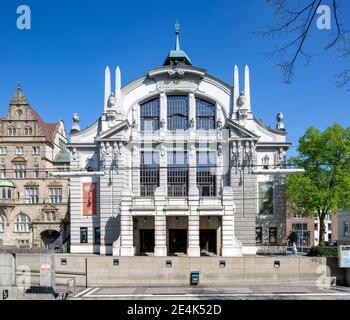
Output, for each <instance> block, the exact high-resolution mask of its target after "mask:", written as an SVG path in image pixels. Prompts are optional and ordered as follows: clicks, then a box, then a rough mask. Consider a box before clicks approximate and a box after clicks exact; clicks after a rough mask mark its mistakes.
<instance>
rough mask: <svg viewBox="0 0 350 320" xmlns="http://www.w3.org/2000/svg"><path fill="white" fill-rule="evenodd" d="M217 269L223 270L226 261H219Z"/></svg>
mask: <svg viewBox="0 0 350 320" xmlns="http://www.w3.org/2000/svg"><path fill="white" fill-rule="evenodd" d="M219 267H220V268H225V267H226V261H225V260H220V262H219Z"/></svg>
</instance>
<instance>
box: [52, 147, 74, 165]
mask: <svg viewBox="0 0 350 320" xmlns="http://www.w3.org/2000/svg"><path fill="white" fill-rule="evenodd" d="M53 162H61V163H67V162H70V156H69V153H68V151H67V150H61V151H60V152H59V153H57V155H56V157H55V159H54V160H53Z"/></svg>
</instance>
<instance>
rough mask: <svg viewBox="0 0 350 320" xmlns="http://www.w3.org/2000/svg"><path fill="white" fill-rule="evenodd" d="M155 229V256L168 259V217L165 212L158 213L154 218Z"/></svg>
mask: <svg viewBox="0 0 350 320" xmlns="http://www.w3.org/2000/svg"><path fill="white" fill-rule="evenodd" d="M154 228H155V230H154V231H155V232H154V234H155V247H154V255H155V256H156V257H166V256H167V254H168V252H167V251H168V250H167V245H166V237H167V234H166V215H165V214H164V212H163V211H160V210H159V211H158V210H157V212H156V216H155V217H154Z"/></svg>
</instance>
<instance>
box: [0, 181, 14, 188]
mask: <svg viewBox="0 0 350 320" xmlns="http://www.w3.org/2000/svg"><path fill="white" fill-rule="evenodd" d="M1 187H7V188H16V185H15V184H14V183H13V182H12V181H10V180H0V188H1Z"/></svg>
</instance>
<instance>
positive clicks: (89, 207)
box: [83, 182, 97, 216]
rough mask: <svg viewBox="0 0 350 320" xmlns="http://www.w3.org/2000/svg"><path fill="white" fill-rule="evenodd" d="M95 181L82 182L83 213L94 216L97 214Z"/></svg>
mask: <svg viewBox="0 0 350 320" xmlns="http://www.w3.org/2000/svg"><path fill="white" fill-rule="evenodd" d="M96 189H97V183H96V182H84V183H83V215H84V216H94V215H96V214H97V210H96Z"/></svg>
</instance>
